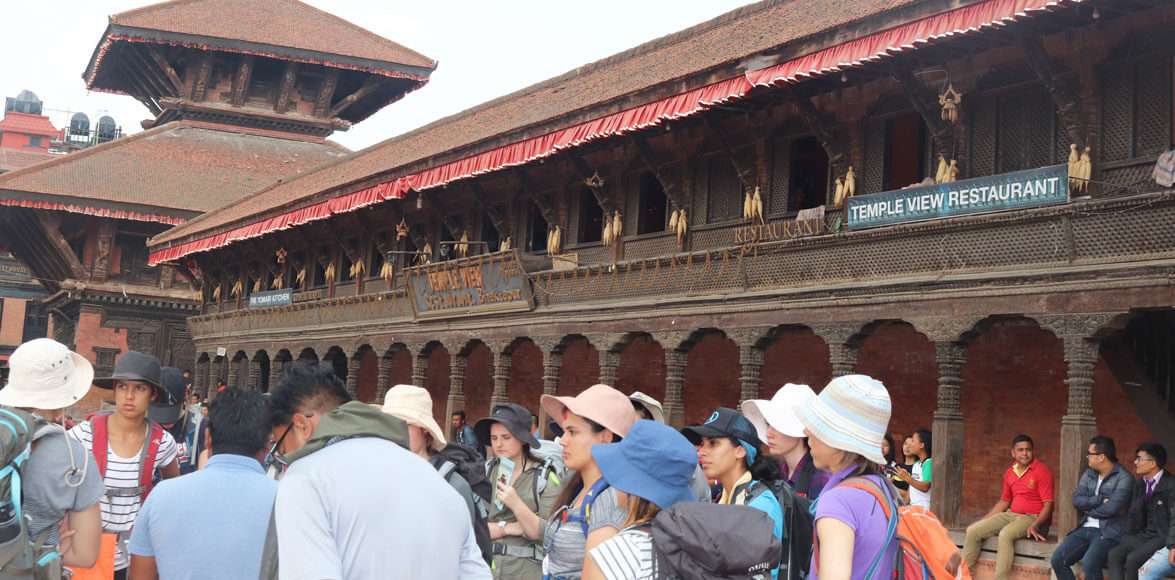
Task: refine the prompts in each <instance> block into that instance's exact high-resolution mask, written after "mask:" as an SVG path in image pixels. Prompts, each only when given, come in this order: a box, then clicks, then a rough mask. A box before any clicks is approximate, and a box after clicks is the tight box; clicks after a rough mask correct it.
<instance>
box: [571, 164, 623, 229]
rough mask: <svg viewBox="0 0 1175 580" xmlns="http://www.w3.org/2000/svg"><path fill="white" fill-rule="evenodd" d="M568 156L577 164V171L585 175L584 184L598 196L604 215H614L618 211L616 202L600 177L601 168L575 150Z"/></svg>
mask: <svg viewBox="0 0 1175 580" xmlns="http://www.w3.org/2000/svg"><path fill="white" fill-rule="evenodd" d="M568 157H569V158H570V159H571V162H572V163H573V164H575V169H576V171H578V172H579V173H580V175H583V177H584V181H583V184H584V185H585V186H586V187H587V188H588V189H589V190H591V192H592V195H593V196H594V197H595V198H596V203H597V204H599V206H600V209H602V210H604V215H612V214H613V213H614V212H615V211H616V204H615V202H614V201H613V200H612V197H611V196H609V195H608V193H607V191H606V190H607V186H606V185H605V184H604V180H603V179H599V175H600V172H599V170H597V169H595V168H594V167H592V166H591V164H590V163H588V162H587V160H586V159H584V158H583V156H582V155H580V154H579V153H578V152H576V151H574V150H572V151H570V152H569V153H568Z"/></svg>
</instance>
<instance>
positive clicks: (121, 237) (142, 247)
mask: <svg viewBox="0 0 1175 580" xmlns="http://www.w3.org/2000/svg"><path fill="white" fill-rule="evenodd" d="M114 244H115V245H116V246H118V251H119V261H118V271H119V274H120V275H121V276H122V279H123V280H125V281H127V282H149V281H150V275H149V271H148V270H149V268H148V267H147V240H146V238H145V237H144V236H135V235H127V234H118V235H117V236H115V239H114Z"/></svg>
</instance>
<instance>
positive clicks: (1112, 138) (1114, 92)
mask: <svg viewBox="0 0 1175 580" xmlns="http://www.w3.org/2000/svg"><path fill="white" fill-rule="evenodd" d="M1131 78H1132V69H1131V67H1125V66H1123V67H1115V66H1111V67H1107V68H1106V69H1105V71H1104V73H1103V76H1102V159H1103V160H1105V161H1121V160H1125V159H1129V158H1131V157H1132V156H1133V155H1132V153H1131V143H1132V142H1133V140H1134V136H1133V130H1134V128H1133V126H1132V125H1133V123H1132V121H1131V120H1132V119H1133V117H1134V113H1133V109H1134V86H1133V83H1132V82H1131Z"/></svg>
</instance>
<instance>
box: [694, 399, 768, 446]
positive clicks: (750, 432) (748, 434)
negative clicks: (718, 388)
mask: <svg viewBox="0 0 1175 580" xmlns="http://www.w3.org/2000/svg"><path fill="white" fill-rule="evenodd" d="M681 434H682V435H685V438H686V439H689V441H690V443H693V444H694V445H699V444H701V442H702V438H703V437H705V438H707V439H717V438H719V437H733V438H735V439H738V440H739V441H745V442H747V443H750V444H751V445H754V446H755V447H758V446H760V445H762V442H760V441H759V436H758V435H757V434H756V432H755V426H754V425H752V424H751V422H750V421H749V420H748V419H747V418H746V417H743V416H742V414H740V413H739V412H738V411H735V410H734V409H729V408H727V407H718V409H716V410H715V411H714V412H713V413H711V414H710V418H709V419H706V422H705V423H702V424H701V425H691V426H689V427H686V428H685V429H682V430H681Z"/></svg>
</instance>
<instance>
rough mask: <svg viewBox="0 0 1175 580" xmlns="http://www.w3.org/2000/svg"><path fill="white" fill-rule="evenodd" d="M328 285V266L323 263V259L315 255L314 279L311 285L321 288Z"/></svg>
mask: <svg viewBox="0 0 1175 580" xmlns="http://www.w3.org/2000/svg"><path fill="white" fill-rule="evenodd" d="M326 285H327V280H326V267H325V266H323V265H322V261H321V260H319V259H318V256H315V257H314V281H313V283H312V284H311V286H313V287H315V288H319V287H322V286H326Z"/></svg>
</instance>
